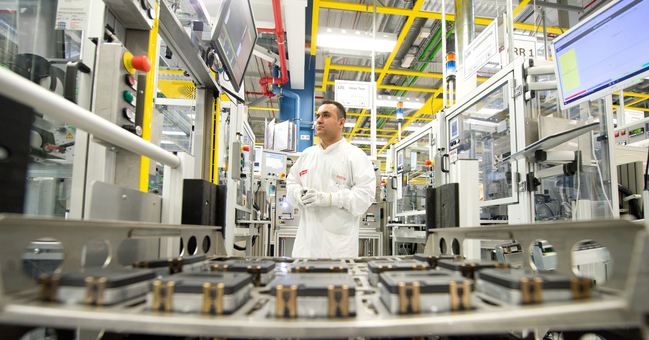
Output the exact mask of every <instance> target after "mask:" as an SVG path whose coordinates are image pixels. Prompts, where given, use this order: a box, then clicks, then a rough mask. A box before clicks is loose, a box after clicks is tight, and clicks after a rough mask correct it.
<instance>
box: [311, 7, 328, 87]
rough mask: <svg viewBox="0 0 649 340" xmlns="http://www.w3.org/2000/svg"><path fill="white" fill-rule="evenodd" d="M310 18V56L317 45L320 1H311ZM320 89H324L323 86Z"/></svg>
mask: <svg viewBox="0 0 649 340" xmlns="http://www.w3.org/2000/svg"><path fill="white" fill-rule="evenodd" d="M311 18H312V19H311V55H315V50H316V44H317V43H318V19H320V0H313V16H312V17H311ZM325 79H326V78H325ZM322 87H324V85H323V86H322Z"/></svg>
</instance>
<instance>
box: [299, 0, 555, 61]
mask: <svg viewBox="0 0 649 340" xmlns="http://www.w3.org/2000/svg"><path fill="white" fill-rule="evenodd" d="M529 2H530V1H529V0H524V1H521V2H520V4H519V5H518V7H516V9H514V16H516V15H517V14H518V13H519V12H520V11H521V10H522V9H523V7H525V6H526V5H527V4H528V3H529ZM422 4H423V1H421V2H420V3H418V4H417V5H415V8H413V9H405V8H394V7H384V6H376V12H377V13H383V14H396V15H404V16H408V19H409V21H410V22H409V23H408V22H407V23H406V25H405V26H404V28H403V30H401V32H402V33H403V32H407V31H408V29H410V26H411V25H412V20H410V19H414V18H429V19H442V14H441V13H438V12H427V11H420V9H421V5H422ZM320 8H333V9H341V10H347V11H358V12H373V11H374V6H371V5H363V4H356V3H349V2H338V1H328V0H314V1H313V20H312V26H311V55H315V54H316V45H317V36H318V19H319V17H318V15H319V13H320ZM446 20H455V15H453V14H447V15H446ZM492 21H493V19H491V18H475V23H476V24H478V25H485V26H487V25H489V24H491V22H492ZM536 27H537V26H535V25H532V24H525V23H521V22H515V23H514V28H516V29H522V30H527V31H534V30H535V29H536ZM564 30H566V29H563V30H562V29H561V28H559V27H547V32H548V33H555V34H562V33H563V31H564ZM401 42H403V39H399V41H398V42H397V46H396V47H395V51H394V52H395V53H396V50H398V48H399V46H401ZM391 62H392V61H390V63H386V64H385V65H388V66H389V65H390V64H391Z"/></svg>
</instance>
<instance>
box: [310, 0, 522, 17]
mask: <svg viewBox="0 0 649 340" xmlns="http://www.w3.org/2000/svg"><path fill="white" fill-rule="evenodd" d="M316 1H317V0H316ZM529 2H530V0H523V1H521V2H520V3H519V4H518V6H517V7H516V8H515V9H514V17H515V16H516V15H518V12H520V11H521V10H522V9H523V8H524V7H525V6H526V5H527V4H528V3H529Z"/></svg>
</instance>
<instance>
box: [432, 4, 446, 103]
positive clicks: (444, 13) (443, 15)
mask: <svg viewBox="0 0 649 340" xmlns="http://www.w3.org/2000/svg"><path fill="white" fill-rule="evenodd" d="M442 103H443V104H442V107H444V106H446V1H445V0H442ZM433 113H434V112H433Z"/></svg>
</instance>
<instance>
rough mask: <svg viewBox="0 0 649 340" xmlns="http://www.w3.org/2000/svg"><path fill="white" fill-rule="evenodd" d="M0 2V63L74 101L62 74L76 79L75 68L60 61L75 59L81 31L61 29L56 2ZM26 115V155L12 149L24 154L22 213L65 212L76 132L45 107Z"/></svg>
mask: <svg viewBox="0 0 649 340" xmlns="http://www.w3.org/2000/svg"><path fill="white" fill-rule="evenodd" d="M1 7H2V8H0V67H4V68H6V69H9V70H11V71H12V72H14V73H16V74H18V75H20V76H22V77H24V78H26V79H29V80H30V81H32V82H33V83H35V84H37V85H39V86H41V87H44V88H46V89H48V90H49V91H51V92H53V93H56V94H58V95H60V96H65V97H66V98H69V99H70V100H71V101H73V102H76V100H77V92H78V89H77V88H76V87H74V86H68V87H67V88H66V86H65V84H66V82H65V79H66V77H77V78H78V76H79V75H78V69H75V68H74V67H70V68H67V67H66V66H67V65H68V63H73V64H74V63H76V62H78V61H80V60H81V51H82V42H83V33H84V32H83V31H81V30H66V29H62V28H64V27H65V26H61V25H59V24H58V23H57V22H56V15H57V1H50V0H35V1H31V0H30V1H24V0H8V1H2V5H1ZM74 65H77V64H74ZM66 72H67V74H66ZM77 83H78V82H77ZM9 114H11V115H31V113H30V112H10V113H9ZM26 119H28V121H31V122H32V126H31V128H30V131H29V151H28V155H23V154H20V155H19V154H17V153H14V156H15V157H22V156H25V157H28V159H27V171H26V178H25V186H24V190H25V192H24V193H25V196H24V202H23V203H24V204H23V213H24V214H27V215H39V216H47V217H52V216H57V217H67V216H68V213H69V212H70V198H71V196H70V193H71V188H72V164H73V159H74V154H75V141H76V136H77V130H76V128H75V126H74V125H73V124H74V122H64V121H58V120H55V119H53V118H51V117H48V116H47V113H46V112H35V113H34V115H33V117H27V118H26ZM10 151H11V150H10ZM5 189H7V190H10V188H5ZM21 189H22V188H21ZM19 190H20V189H19ZM16 212H18V211H16Z"/></svg>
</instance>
